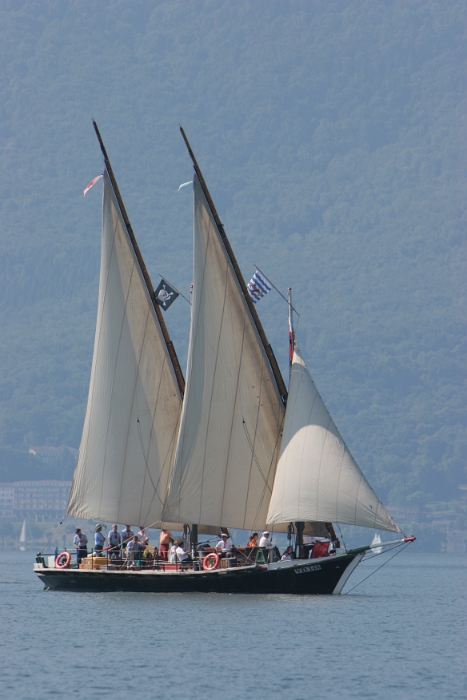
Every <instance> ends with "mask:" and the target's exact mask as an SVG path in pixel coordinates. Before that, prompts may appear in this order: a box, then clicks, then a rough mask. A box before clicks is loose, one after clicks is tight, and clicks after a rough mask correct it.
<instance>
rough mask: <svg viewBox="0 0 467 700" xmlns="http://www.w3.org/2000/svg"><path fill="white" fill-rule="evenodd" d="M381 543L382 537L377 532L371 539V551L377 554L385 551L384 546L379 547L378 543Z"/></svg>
mask: <svg viewBox="0 0 467 700" xmlns="http://www.w3.org/2000/svg"><path fill="white" fill-rule="evenodd" d="M380 544H381V537H380V535H378V533H377V532H375V536H374V537H373V539H372V541H371V551H372V552H374V553H375V554H381V552H382V551H383V548H382V547H378V545H380Z"/></svg>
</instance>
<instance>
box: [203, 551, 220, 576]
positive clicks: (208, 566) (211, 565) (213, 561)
mask: <svg viewBox="0 0 467 700" xmlns="http://www.w3.org/2000/svg"><path fill="white" fill-rule="evenodd" d="M219 561H220V557H219V555H218V554H216V552H211V554H208V555H207V557H204V560H203V569H204V570H205V571H214V569H217V567H218V566H219Z"/></svg>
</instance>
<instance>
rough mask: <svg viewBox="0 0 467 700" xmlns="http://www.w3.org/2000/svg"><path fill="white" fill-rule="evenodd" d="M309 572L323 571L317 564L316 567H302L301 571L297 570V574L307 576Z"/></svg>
mask: <svg viewBox="0 0 467 700" xmlns="http://www.w3.org/2000/svg"><path fill="white" fill-rule="evenodd" d="M308 571H321V566H320V565H319V564H315V565H314V566H302V567H300V569H295V573H296V574H306V573H307V572H308Z"/></svg>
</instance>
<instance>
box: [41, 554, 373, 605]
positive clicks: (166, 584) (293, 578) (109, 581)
mask: <svg viewBox="0 0 467 700" xmlns="http://www.w3.org/2000/svg"><path fill="white" fill-rule="evenodd" d="M362 557H363V554H362V553H355V554H353V553H348V554H344V555H339V556H334V557H327V558H325V559H312V560H299V561H295V562H284V563H281V562H278V563H277V564H270V565H257V566H250V567H240V568H233V569H220V570H216V571H191V570H188V571H170V572H163V571H152V570H146V571H144V570H143V571H107V570H94V571H93V570H89V569H47V568H41V566H40V565H36V566H35V569H34V570H35V572H36V574H37V575H38V576H39V578H40V579H41V581H42V582H43V583H44V586H45V587H46V588H48V589H52V590H58V591H80V592H86V591H87V592H96V593H97V592H102V593H105V592H134V593H249V594H257V593H260V594H263V595H265V594H271V593H273V594H294V595H326V594H331V593H340V592H341V590H342V588H343V586H344V584H345V582H346V581H347V579H348V577H349V576H350V574H351V573H352V571H353V570H354V569H355V567H356V566H357V564H358V563H359V562H360V561H361V559H362Z"/></svg>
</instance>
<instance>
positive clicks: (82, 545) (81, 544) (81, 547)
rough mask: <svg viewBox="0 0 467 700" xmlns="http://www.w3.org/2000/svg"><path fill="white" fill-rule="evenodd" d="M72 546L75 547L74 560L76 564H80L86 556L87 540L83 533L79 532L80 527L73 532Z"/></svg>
mask: <svg viewBox="0 0 467 700" xmlns="http://www.w3.org/2000/svg"><path fill="white" fill-rule="evenodd" d="M73 544H74V545H75V547H76V559H77V561H78V564H81V560H82V559H84V558H85V557H87V556H88V538H87V537H86V535H85V534H84V532H81V528H80V527H77V528H76V530H75V536H74V538H73Z"/></svg>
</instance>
